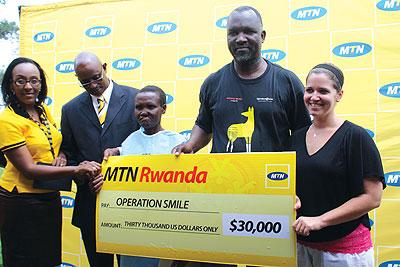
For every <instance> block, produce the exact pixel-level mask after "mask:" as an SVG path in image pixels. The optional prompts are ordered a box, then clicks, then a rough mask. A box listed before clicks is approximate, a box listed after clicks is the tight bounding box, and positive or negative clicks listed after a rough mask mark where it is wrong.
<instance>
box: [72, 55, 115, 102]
mask: <svg viewBox="0 0 400 267" xmlns="http://www.w3.org/2000/svg"><path fill="white" fill-rule="evenodd" d="M74 66H75V74H76V77H77V78H78V80H79V81H80V83H81V84H82V85H83V88H85V90H86V91H87V92H88V93H89V94H91V95H94V96H101V95H102V94H103V92H104V90H106V89H107V87H108V86H109V84H110V81H109V79H108V77H107V74H106V67H107V64H106V63H104V64H101V61H100V59H99V58H98V57H97V56H96V55H95V54H93V53H91V52H81V53H79V54H78V55H77V56H76V58H75V64H74Z"/></svg>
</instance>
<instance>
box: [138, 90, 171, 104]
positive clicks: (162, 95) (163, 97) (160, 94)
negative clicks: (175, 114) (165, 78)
mask: <svg viewBox="0 0 400 267" xmlns="http://www.w3.org/2000/svg"><path fill="white" fill-rule="evenodd" d="M147 92H152V93H156V94H158V97H159V98H160V106H161V107H162V106H164V105H165V104H166V103H167V96H166V95H165V92H164V91H163V89H161V88H160V87H158V86H155V85H147V86H145V87H143V88H142V89H140V90H139V92H138V94H140V93H147Z"/></svg>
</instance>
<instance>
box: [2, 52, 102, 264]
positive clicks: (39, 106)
mask: <svg viewBox="0 0 400 267" xmlns="http://www.w3.org/2000/svg"><path fill="white" fill-rule="evenodd" d="M1 90H2V93H3V98H4V102H5V103H6V105H7V106H6V108H5V110H4V111H3V112H2V113H1V114H0V150H1V152H3V153H4V154H5V156H6V158H7V166H6V168H5V170H4V173H3V175H2V177H1V179H0V229H1V241H2V253H3V261H4V266H38V267H47V266H49V267H50V266H51V267H53V266H57V265H60V264H61V220H62V217H61V201H60V194H59V192H58V191H54V190H44V189H38V188H35V187H34V181H35V180H38V181H40V180H41V181H45V180H51V179H57V178H65V177H71V176H83V175H87V176H93V175H96V174H97V173H98V172H99V171H100V166H99V165H98V164H97V163H95V162H85V163H84V164H82V165H79V166H65V165H66V162H65V157H64V156H62V155H60V154H59V153H60V151H59V149H60V145H61V140H62V138H61V134H60V133H59V131H58V130H57V128H56V127H55V123H54V120H53V118H52V116H51V114H50V112H49V109H48V108H47V106H46V105H45V104H44V103H43V101H44V99H45V98H46V95H47V84H46V77H45V74H44V71H43V70H42V68H41V67H40V66H39V64H38V63H37V62H35V61H33V60H32V59H29V58H23V57H20V58H17V59H15V60H13V61H12V62H11V63H10V65H9V66H8V67H7V69H6V71H5V73H4V77H3V81H2V89H1ZM38 163H45V164H49V165H53V166H46V165H42V164H38Z"/></svg>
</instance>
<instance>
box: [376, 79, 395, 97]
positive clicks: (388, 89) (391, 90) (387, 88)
mask: <svg viewBox="0 0 400 267" xmlns="http://www.w3.org/2000/svg"><path fill="white" fill-rule="evenodd" d="M379 93H380V94H381V95H384V96H387V97H394V98H400V82H395V83H389V84H386V85H384V86H382V87H381V88H380V89H379Z"/></svg>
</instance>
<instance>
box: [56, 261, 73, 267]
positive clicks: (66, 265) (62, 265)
mask: <svg viewBox="0 0 400 267" xmlns="http://www.w3.org/2000/svg"><path fill="white" fill-rule="evenodd" d="M59 267H76V266H75V265H73V264H71V263H67V262H63V263H61V265H59Z"/></svg>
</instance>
